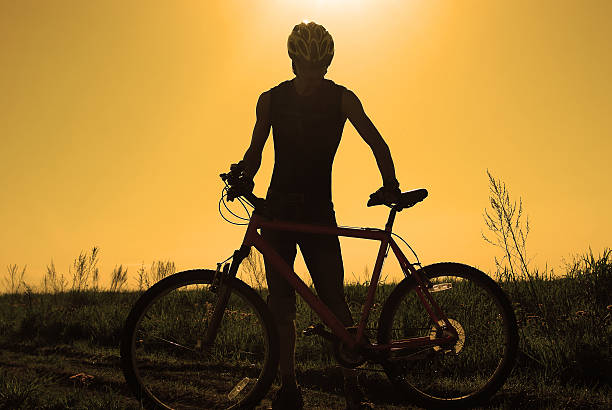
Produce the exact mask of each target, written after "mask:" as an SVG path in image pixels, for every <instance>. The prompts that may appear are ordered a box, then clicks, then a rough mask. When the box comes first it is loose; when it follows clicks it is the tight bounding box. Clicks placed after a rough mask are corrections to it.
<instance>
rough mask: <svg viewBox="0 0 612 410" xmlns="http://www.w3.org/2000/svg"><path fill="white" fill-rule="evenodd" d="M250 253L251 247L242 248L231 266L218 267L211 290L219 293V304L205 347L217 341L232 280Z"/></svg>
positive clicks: (234, 257)
mask: <svg viewBox="0 0 612 410" xmlns="http://www.w3.org/2000/svg"><path fill="white" fill-rule="evenodd" d="M250 251H251V248H250V247H247V246H241V247H240V249H237V250H235V251H234V255H233V256H232V263H231V264H225V265H223V266H222V265H221V264H218V265H217V271H216V272H215V277H214V278H213V283H212V286H211V290H212V291H213V292H215V293H217V302H216V303H215V307H214V310H213V313H212V316H211V317H210V321H209V323H208V328H207V329H206V333H205V334H204V341H203V344H204V345H209V346H210V345H212V344H213V343H214V341H215V337H217V330H219V325H220V324H221V320H222V319H223V313H224V312H225V308H226V307H227V302H228V300H229V297H230V294H231V292H232V289H231V287H230V285H229V283H230V282H231V279H233V278H235V277H236V275H237V274H238V267H240V264H241V263H242V261H243V260H244V258H246V257H247V256H249V253H250Z"/></svg>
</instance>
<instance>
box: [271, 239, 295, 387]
mask: <svg viewBox="0 0 612 410" xmlns="http://www.w3.org/2000/svg"><path fill="white" fill-rule="evenodd" d="M263 237H264V239H265V240H266V241H268V243H269V244H270V245H272V247H273V248H274V249H275V250H276V252H278V254H279V255H280V256H281V257H282V258H283V260H284V261H285V262H286V263H287V264H288V265H289V266H293V263H294V261H295V256H296V252H297V250H296V245H295V241H294V240H293V239H292V238H291V237H290V236H289V235H287V234H284V233H283V232H279V231H267V230H264V231H263ZM264 263H265V267H266V281H267V283H268V290H269V292H270V293H269V295H268V307H269V308H270V311H271V312H272V315H273V316H274V320H275V322H276V326H277V329H278V333H279V338H280V340H279V371H280V376H281V382H282V384H283V386H285V385H286V386H288V387H293V386H296V378H295V339H296V334H295V290H294V289H293V288H292V287H291V286H290V285H289V284H288V283H287V281H286V280H285V279H284V278H283V277H282V276H281V274H280V273H278V272H277V271H276V270H275V269H274V268H273V267H272V266H271V264H270V263H269V261H268V260H267V259H265V258H264Z"/></svg>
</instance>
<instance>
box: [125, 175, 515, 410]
mask: <svg viewBox="0 0 612 410" xmlns="http://www.w3.org/2000/svg"><path fill="white" fill-rule="evenodd" d="M221 177H222V179H223V180H224V182H225V183H226V186H225V188H224V191H223V193H222V196H221V201H220V206H221V202H223V203H225V202H224V198H225V197H226V196H227V195H228V192H232V191H234V194H233V195H234V196H236V197H238V199H239V200H240V201H241V203H242V204H243V206H245V205H246V204H250V205H252V206H253V208H254V212H253V213H252V215H250V217H249V218H248V226H247V229H246V233H245V236H244V239H243V242H242V245H241V246H240V248H239V249H237V250H236V251H235V252H234V253H233V255H232V256H231V257H230V258H228V259H227V260H225V261H224V262H222V263H220V264H218V265H217V269H216V270H206V269H197V270H189V271H184V272H180V273H176V274H174V275H171V276H169V277H167V278H165V279H162V280H161V281H159V282H158V283H156V284H154V285H153V286H152V287H151V288H150V289H148V290H147V291H146V292H145V293H144V294H143V295H142V296H141V297H140V298H139V299H138V301H137V302H136V304H135V305H134V307H133V308H132V310H131V312H130V313H129V315H128V317H127V320H126V323H125V328H124V333H123V336H122V341H121V363H122V368H123V372H124V375H125V379H126V381H127V383H128V384H129V386H130V388H131V389H132V391H133V393H134V394H135V396H136V397H137V399H138V400H139V401H140V403H141V405H142V406H143V407H145V408H163V409H168V408H177V409H188V408H232V409H234V408H253V407H255V406H256V405H257V404H258V403H259V402H260V401H261V400H262V398H263V397H264V396H265V395H266V393H267V392H268V390H269V388H270V387H271V384H272V382H273V380H274V378H275V375H276V371H277V367H278V348H279V344H278V334H277V331H276V327H275V325H274V322H273V319H272V315H271V313H270V311H269V310H268V308H267V305H266V303H265V302H264V301H263V299H262V298H261V296H260V295H259V294H258V293H257V292H256V291H255V290H253V289H252V288H251V287H249V286H248V285H247V284H246V283H244V282H243V281H241V280H240V279H238V278H237V277H236V275H237V272H238V268H239V265H240V263H241V262H242V261H243V260H244V259H245V258H246V257H247V256H248V254H249V252H250V249H251V247H255V248H256V249H257V250H259V251H260V252H261V253H262V254H263V255H264V256H265V257H266V258H268V260H269V261H270V263H272V264H273V265H274V266H275V267H276V268H277V269H278V271H279V272H281V273H282V275H283V276H284V277H285V278H286V280H287V281H288V282H289V283H290V284H291V285H292V286H293V287H294V288H295V290H296V292H297V293H298V294H299V295H301V297H302V298H303V299H304V300H305V301H306V303H307V304H308V305H309V306H310V308H311V309H312V310H314V311H315V312H316V313H317V315H318V316H319V317H320V318H321V320H322V322H323V323H324V324H325V325H326V326H327V328H328V329H329V330H326V329H325V328H324V327H323V326H322V325H317V326H311V327H310V328H308V329H307V332H309V333H311V334H317V335H320V336H322V337H324V338H326V339H328V340H329V341H330V342H331V343H333V345H334V356H335V358H336V360H337V361H338V362H339V363H340V364H341V365H342V366H345V367H349V368H357V367H359V366H361V365H362V364H364V363H365V362H369V363H373V364H375V365H380V366H381V367H382V369H383V371H384V373H386V375H387V377H388V379H389V380H390V382H391V383H392V384H393V385H394V387H396V388H397V391H399V392H401V393H402V394H403V395H404V397H405V398H406V399H407V400H409V401H411V402H413V403H416V404H418V405H420V406H423V407H427V408H458V407H462V408H463V407H470V406H474V405H477V404H479V403H482V402H484V401H486V400H488V399H489V398H490V397H491V396H492V395H493V394H495V392H496V391H497V390H498V389H499V388H500V387H501V386H502V384H503V383H504V382H505V380H506V378H507V377H508V376H509V374H510V372H511V370H512V367H513V365H514V362H515V359H516V355H517V349H518V330H517V323H516V319H515V316H514V312H513V309H512V306H511V304H510V302H509V300H508V298H507V296H506V295H505V294H504V292H503V291H502V290H501V288H500V287H499V286H498V285H497V284H496V283H495V282H494V281H493V280H492V279H491V278H490V277H488V276H487V275H486V274H485V273H483V272H481V271H479V270H477V269H476V268H473V267H471V266H468V265H464V264H459V263H450V262H447V263H437V264H433V265H428V266H422V265H421V263H420V262H419V260H418V256H416V253H414V251H413V253H414V255H415V257H416V262H415V263H411V262H409V260H408V258H407V257H406V256H405V255H404V253H403V252H402V250H401V249H400V247H399V246H398V244H397V243H396V242H395V240H394V239H393V238H394V237H395V236H397V235H396V234H394V233H393V232H392V228H393V223H394V221H395V217H396V214H397V212H400V211H402V210H403V209H407V208H410V207H412V206H414V205H415V204H417V203H418V202H420V201H422V200H424V199H425V198H426V197H427V195H428V193H427V191H426V190H425V189H417V190H413V191H408V192H404V193H402V194H401V197H400V199H399V200H398V203H396V204H385V205H387V206H389V207H390V208H391V209H390V212H389V217H388V219H387V223H386V224H385V228H384V229H377V228H350V227H330V226H319V225H307V224H299V223H293V222H286V221H279V220H275V219H270V218H268V217H266V215H265V214H266V211H265V201H264V200H262V199H260V198H257V197H256V196H255V195H254V194H253V193H252V192H251V191H250V189H248V188H247V189H243V188H244V187H242V188H241V184H243V182H242V181H241V179H240V178H239V171H237V170H235V169H232V171H230V172H229V173H227V174H221ZM251 188H252V185H251ZM240 189H243V191H245V192H240V195H238V194H236V190H240ZM247 201H248V202H247ZM379 204H382V203H381V201H380V200H379V199H377V198H375V197H371V198H370V201H368V206H372V205H379ZM222 216H223V214H222ZM260 228H269V229H278V230H287V231H294V232H306V233H318V234H328V235H337V236H344V237H352V238H361V239H368V240H377V241H380V248H379V251H378V255H377V258H376V263H375V265H374V269H373V271H372V278H371V281H370V284H369V287H368V290H367V299H366V301H365V304H364V306H363V311H362V314H361V317H360V319H359V321H358V324H357V326H356V327H352V328H345V327H344V326H343V325H342V323H341V322H340V321H339V320H338V319H337V318H336V317H335V316H334V314H333V313H332V312H331V311H330V310H329V309H328V308H327V306H325V305H324V304H323V303H322V302H321V301H320V300H319V299H318V298H317V297H316V296H315V295H314V293H313V292H312V291H311V290H310V289H309V287H308V286H307V285H306V284H305V283H304V282H303V281H302V280H301V279H300V278H299V277H298V276H297V274H295V272H294V271H293V270H292V269H291V268H290V267H289V266H288V265H287V264H286V263H285V262H284V261H283V260H282V259H281V258H280V256H279V255H278V254H277V253H276V252H275V251H274V250H273V249H272V248H271V247H270V245H269V244H268V243H267V242H266V241H265V240H264V239H263V238H262V237H261V236H260V234H259V233H258V232H257V230H258V229H260ZM397 237H398V238H399V239H401V238H400V237H399V236H397ZM401 240H402V241H403V239H401ZM404 243H405V241H404ZM406 245H408V244H407V243H406ZM408 246H409V245H408ZM389 249H391V250H392V252H393V254H394V255H395V257H396V258H397V260H398V262H399V265H400V267H401V269H402V271H403V273H404V275H405V278H404V279H403V280H402V281H400V282H399V283H398V284H397V286H396V287H395V288H394V290H393V291H392V292H391V294H390V295H389V297H388V298H387V300H386V301H385V302H384V304H383V308H382V311H381V314H380V319H379V326H378V332H377V334H376V341H371V340H370V339H369V338H368V334H367V332H366V322H367V321H368V317H369V314H370V312H371V310H372V305H373V300H374V295H375V292H376V289H377V286H378V282H379V279H380V273H381V269H382V265H383V261H384V260H385V258H386V257H387V256H388V253H389ZM410 249H412V248H410ZM230 259H231V262H228V261H230Z"/></svg>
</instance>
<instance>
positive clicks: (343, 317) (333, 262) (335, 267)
mask: <svg viewBox="0 0 612 410" xmlns="http://www.w3.org/2000/svg"><path fill="white" fill-rule="evenodd" d="M334 222H335V221H334ZM298 243H299V245H300V251H301V252H302V255H304V261H305V262H306V266H307V267H308V271H309V272H310V276H311V277H312V281H313V284H314V286H315V289H316V290H317V294H318V295H319V298H321V300H322V301H323V302H324V303H325V304H326V305H327V306H328V307H329V308H330V310H331V311H332V312H333V313H334V315H336V317H337V318H338V319H339V320H340V321H341V322H342V323H343V324H344V326H346V327H349V326H353V324H354V322H353V318H352V317H351V312H350V309H349V307H348V304H347V303H346V298H345V295H344V266H343V263H342V252H341V250H340V241H339V240H338V237H336V236H330V235H305V236H304V237H303V238H302V239H301V240H300V241H299V242H298ZM342 375H343V376H344V391H345V395H346V401H347V408H349V409H362V408H371V403H369V402H368V401H367V400H366V398H365V396H364V395H363V392H362V391H361V388H360V387H359V381H358V375H359V372H358V371H357V370H355V369H347V368H342Z"/></svg>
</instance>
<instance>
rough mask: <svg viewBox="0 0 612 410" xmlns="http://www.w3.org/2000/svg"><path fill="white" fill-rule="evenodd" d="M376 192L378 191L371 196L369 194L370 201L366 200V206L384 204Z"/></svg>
mask: <svg viewBox="0 0 612 410" xmlns="http://www.w3.org/2000/svg"><path fill="white" fill-rule="evenodd" d="M378 192H379V191H376V192H374V193H373V194H370V199H368V206H376V205H383V204H384V203H385V202H384V201H383V199H382V198H381V197H380V195H379V194H378Z"/></svg>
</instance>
